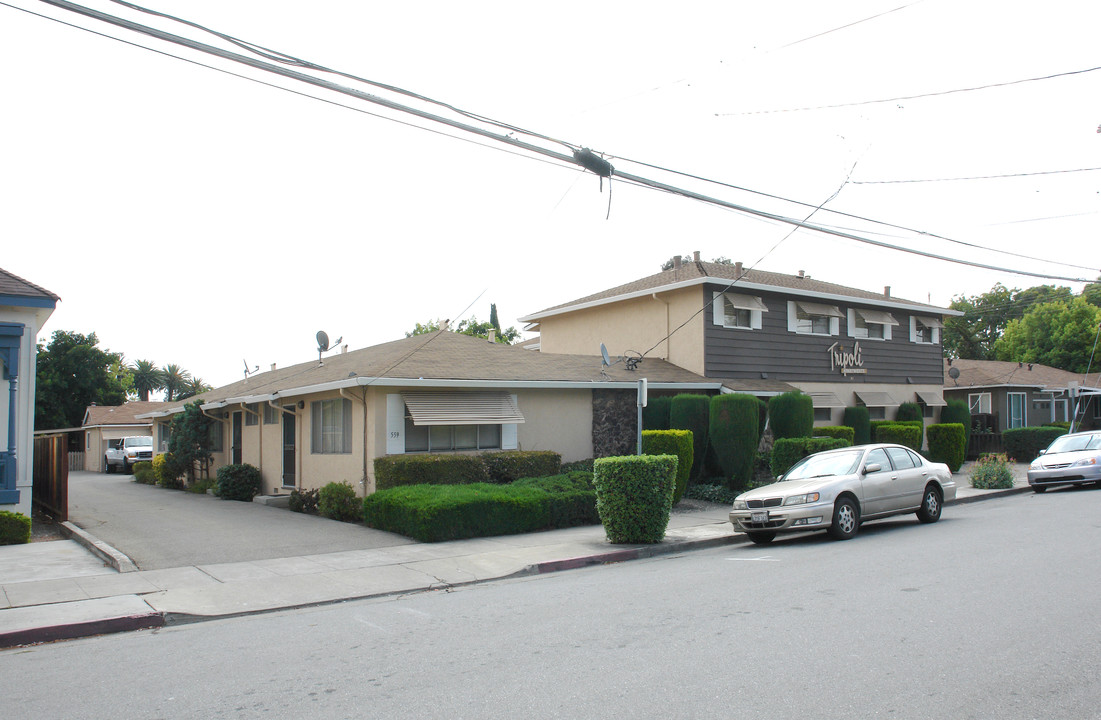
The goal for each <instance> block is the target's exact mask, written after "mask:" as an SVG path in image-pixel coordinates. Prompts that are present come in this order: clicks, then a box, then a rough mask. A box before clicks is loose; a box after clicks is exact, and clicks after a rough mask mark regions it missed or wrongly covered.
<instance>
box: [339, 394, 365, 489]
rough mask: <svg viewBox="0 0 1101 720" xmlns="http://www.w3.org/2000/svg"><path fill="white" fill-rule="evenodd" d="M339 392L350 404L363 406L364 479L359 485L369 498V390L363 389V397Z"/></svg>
mask: <svg viewBox="0 0 1101 720" xmlns="http://www.w3.org/2000/svg"><path fill="white" fill-rule="evenodd" d="M337 392H339V393H340V397H342V398H344V399H345V400H348V401H349V402H358V403H360V404H361V405H363V477H362V478H360V480H359V484H360V486H361V487H362V488H363V495H364V497H366V496H367V388H363V396H362V397H360V396H359V395H350V394H348V393H347V389H346V388H339V389H338V390H337Z"/></svg>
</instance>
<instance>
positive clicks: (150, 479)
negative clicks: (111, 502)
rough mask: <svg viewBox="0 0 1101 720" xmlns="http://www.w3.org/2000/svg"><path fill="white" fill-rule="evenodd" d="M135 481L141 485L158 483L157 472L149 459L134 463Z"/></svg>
mask: <svg viewBox="0 0 1101 720" xmlns="http://www.w3.org/2000/svg"><path fill="white" fill-rule="evenodd" d="M134 482H136V483H139V484H141V485H156V484H157V473H156V472H155V471H154V470H153V463H152V462H150V461H148V460H142V461H141V462H136V463H134Z"/></svg>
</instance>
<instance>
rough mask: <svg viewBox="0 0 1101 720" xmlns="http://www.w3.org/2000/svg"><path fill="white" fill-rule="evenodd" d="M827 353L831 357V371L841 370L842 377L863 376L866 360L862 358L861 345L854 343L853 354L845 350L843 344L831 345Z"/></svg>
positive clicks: (865, 371)
mask: <svg viewBox="0 0 1101 720" xmlns="http://www.w3.org/2000/svg"><path fill="white" fill-rule="evenodd" d="M826 352H828V353H829V355H830V371H831V372H832V371H834V370H840V371H841V374H842V375H863V374H865V373H867V372H868V371H867V370H865V369H864V367H863V365H864V358H863V357H861V356H860V343H859V342H854V343H853V349H852V352H849V351H847V350H845V346H844V345H842V344H841V343H836V342H835V343H834V344H833V345H830V346H829V348H828V349H827V350H826Z"/></svg>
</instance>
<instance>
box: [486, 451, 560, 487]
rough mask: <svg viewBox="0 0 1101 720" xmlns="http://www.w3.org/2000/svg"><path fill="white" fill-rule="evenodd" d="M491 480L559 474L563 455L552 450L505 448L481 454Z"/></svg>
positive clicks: (504, 481)
mask: <svg viewBox="0 0 1101 720" xmlns="http://www.w3.org/2000/svg"><path fill="white" fill-rule="evenodd" d="M478 457H480V458H481V459H482V462H484V463H485V466H486V472H488V473H489V480H490V482H496V483H510V482H513V481H514V480H519V479H520V478H529V477H548V476H550V475H557V474H558V473H559V472H560V468H561V467H562V456H561V455H559V454H558V453H556V452H551V451H550V450H504V451H502V452H490V453H483V454H482V455H479V456H478Z"/></svg>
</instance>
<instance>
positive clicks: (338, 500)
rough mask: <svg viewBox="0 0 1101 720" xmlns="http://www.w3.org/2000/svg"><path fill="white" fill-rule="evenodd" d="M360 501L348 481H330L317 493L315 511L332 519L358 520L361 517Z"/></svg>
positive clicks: (361, 507)
mask: <svg viewBox="0 0 1101 720" xmlns="http://www.w3.org/2000/svg"><path fill="white" fill-rule="evenodd" d="M362 502H363V501H362V500H361V499H360V498H358V497H356V491H355V489H354V488H352V486H351V485H349V484H348V483H345V482H341V483H335V482H331V483H329V484H328V485H325V486H324V487H323V488H321V490H320V491H319V492H318V494H317V512H318V514H319V515H321V517H327V518H330V519H332V520H341V521H343V522H358V521H359V520H361V519H362V518H363V514H362V513H363V505H362Z"/></svg>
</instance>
